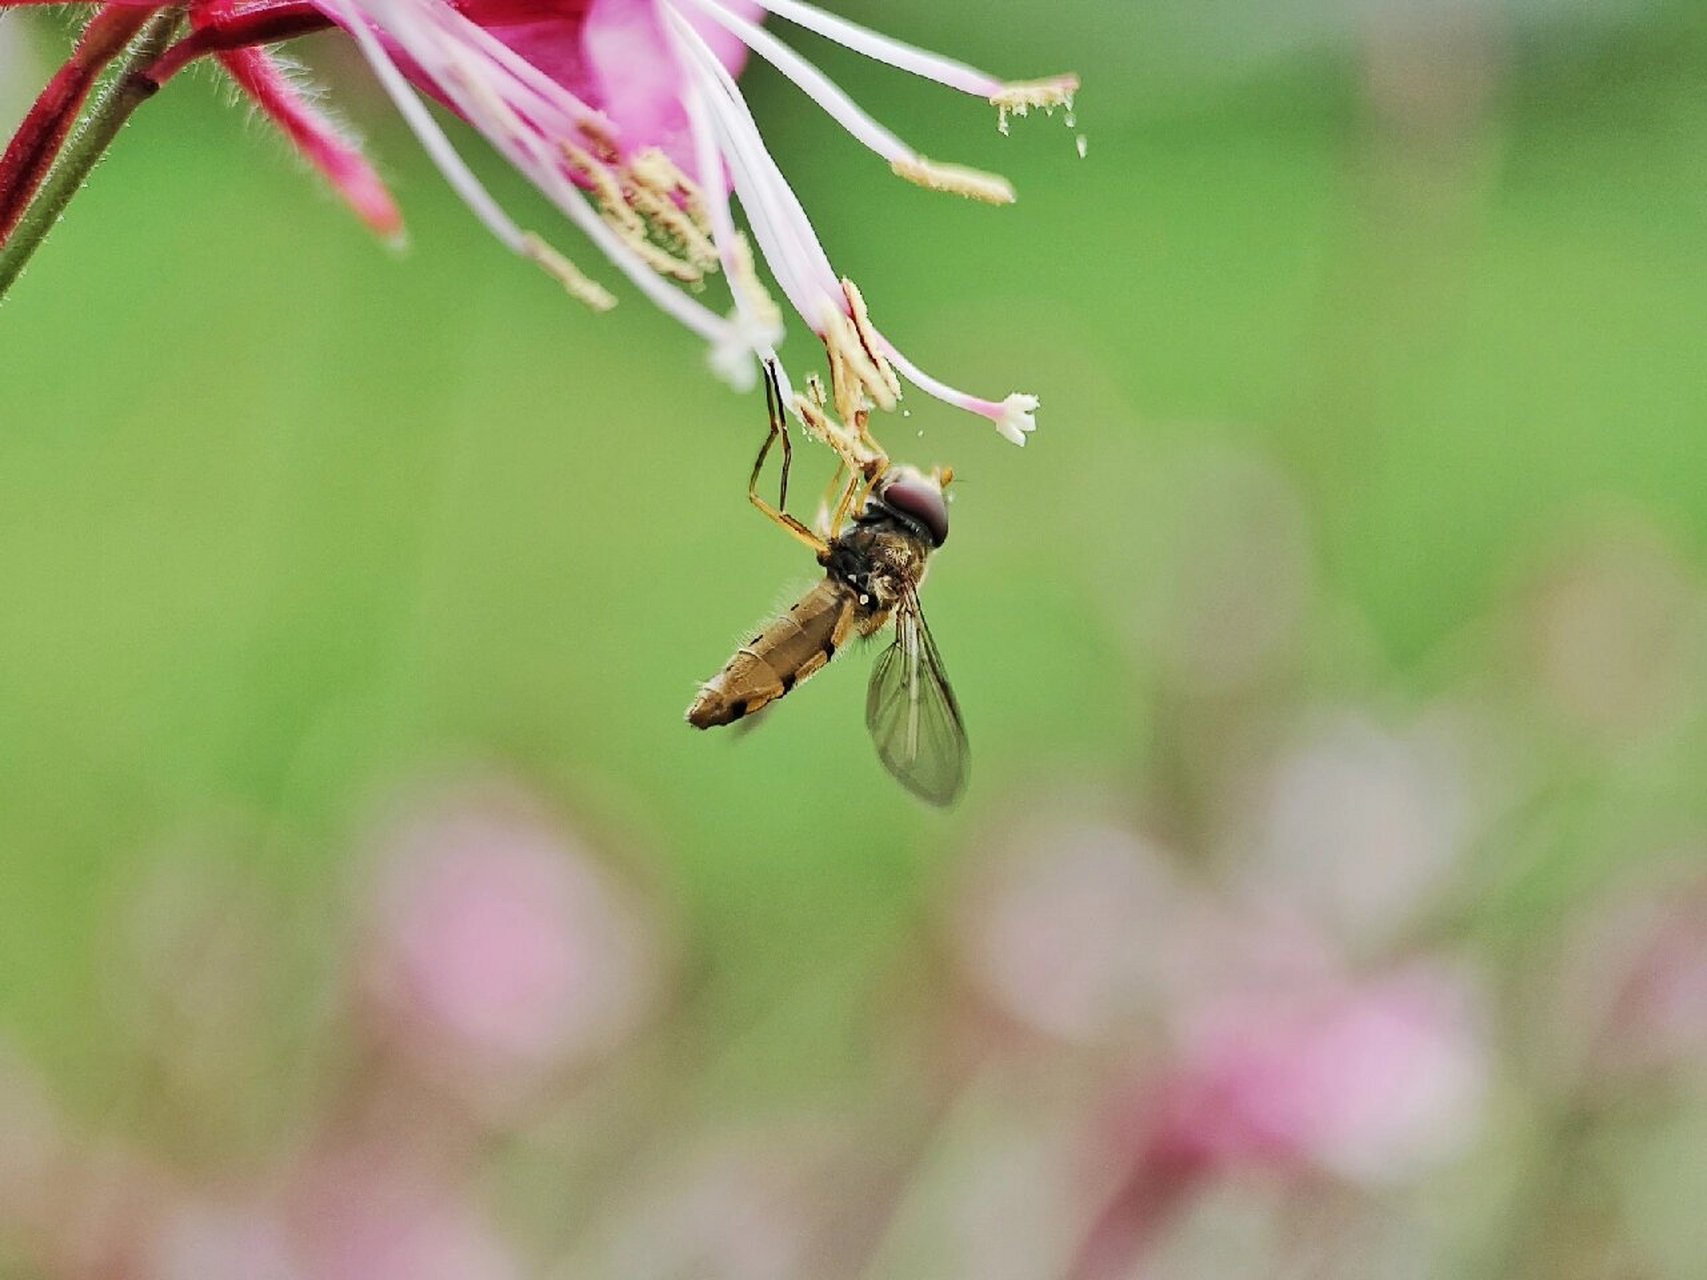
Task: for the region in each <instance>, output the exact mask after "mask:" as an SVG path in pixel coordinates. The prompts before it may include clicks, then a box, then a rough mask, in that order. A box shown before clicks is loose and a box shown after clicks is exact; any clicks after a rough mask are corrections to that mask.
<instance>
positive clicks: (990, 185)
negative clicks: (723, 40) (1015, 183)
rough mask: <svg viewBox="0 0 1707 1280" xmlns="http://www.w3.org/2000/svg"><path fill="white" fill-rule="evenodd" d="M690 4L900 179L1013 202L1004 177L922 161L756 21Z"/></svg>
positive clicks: (709, 1) (710, 1)
mask: <svg viewBox="0 0 1707 1280" xmlns="http://www.w3.org/2000/svg"><path fill="white" fill-rule="evenodd" d="M689 3H691V4H694V5H696V6H697V7H698V8H699V9H701V10H702V11H703V12H705V13H706V14H707V15H709V16H710V17H711V18H712V19H713V20H715V21H716V22H718V23H719V24H721V25H722V26H723V27H724V29H725V30H727V31H728V32H729V33H730V34H731V35H734V36H735V37H737V38H738V39H739V40H741V41H742V43H744V44H745V45H746V46H747V47H748V48H749V49H751V50H752V51H753V52H754V53H756V54H758V55H759V56H760V57H761V58H763V59H764V60H765V61H766V62H768V63H770V64H771V65H772V66H773V67H775V68H776V69H777V70H778V71H780V72H782V74H783V75H785V76H787V77H788V78H789V79H790V80H792V81H793V82H794V83H795V85H796V86H797V87H798V88H799V89H800V90H801V92H803V93H804V94H806V96H807V97H809V98H811V99H812V100H813V101H814V102H816V103H817V104H818V105H819V106H820V107H822V108H823V109H824V111H825V113H826V114H827V115H829V116H830V118H831V119H833V120H835V121H836V123H837V124H839V125H841V126H842V128H844V129H846V130H847V131H848V132H849V133H850V134H852V135H853V136H854V137H855V138H856V139H858V140H859V141H860V142H861V143H863V144H864V145H865V146H867V147H869V148H870V149H871V150H872V151H875V152H876V153H877V154H878V155H880V156H882V157H883V158H884V159H885V160H887V161H888V162H889V167H890V168H891V169H892V170H893V171H894V172H895V173H896V174H897V175H899V176H900V177H902V178H905V179H906V180H907V181H909V182H913V183H917V184H918V185H919V186H922V187H927V188H930V189H932V190H936V191H947V192H952V193H953V194H956V195H964V196H968V197H970V198H972V199H975V200H983V201H985V202H986V203H989V204H1012V203H1013V198H1014V193H1013V188H1012V187H1010V186H1009V185H1008V183H1007V181H1006V180H1005V179H1003V178H1001V177H998V176H997V175H995V174H989V173H982V172H980V171H978V170H976V169H968V168H964V167H962V166H959V165H940V164H935V163H933V162H932V161H930V160H927V159H925V157H924V156H922V155H920V154H919V153H918V152H917V151H914V150H913V149H912V148H911V147H909V146H908V145H907V144H906V143H904V142H902V141H901V139H900V138H898V137H896V136H895V135H894V134H893V133H891V132H890V131H889V130H888V129H886V128H885V127H884V126H883V125H882V124H880V123H878V121H876V120H875V119H873V118H872V117H871V116H870V115H869V114H867V113H866V112H865V110H864V109H862V108H861V107H860V105H859V104H858V103H857V102H855V101H854V100H853V99H852V98H850V97H848V95H847V94H846V93H845V92H844V91H843V90H842V88H841V86H840V85H838V84H836V82H835V81H833V80H831V79H830V78H829V77H828V76H827V75H825V74H824V73H823V72H822V71H820V70H818V68H817V67H815V66H813V65H812V64H811V63H810V62H808V61H807V60H806V59H805V58H803V57H801V56H800V55H799V54H798V53H796V52H795V51H794V50H793V49H790V48H789V47H788V46H787V45H785V44H784V43H783V42H782V41H780V40H778V39H777V38H776V37H775V36H773V35H772V34H771V33H770V32H768V31H766V30H765V29H764V28H763V27H761V26H759V25H758V24H757V23H753V22H749V21H747V19H745V18H743V17H741V16H740V15H739V14H736V13H732V12H730V11H729V10H728V9H726V8H724V7H723V5H721V4H719V3H718V2H717V0H689Z"/></svg>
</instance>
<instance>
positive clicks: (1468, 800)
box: [1237, 709, 1478, 949]
mask: <svg viewBox="0 0 1707 1280" xmlns="http://www.w3.org/2000/svg"><path fill="white" fill-rule="evenodd" d="M1473 734H1474V726H1472V725H1471V724H1469V723H1466V722H1463V721H1462V720H1461V718H1460V717H1455V716H1453V715H1451V714H1448V713H1442V712H1436V713H1431V714H1430V715H1427V716H1425V717H1423V718H1421V719H1419V720H1418V721H1416V722H1415V723H1413V724H1410V725H1406V726H1403V727H1399V728H1393V727H1389V726H1387V725H1383V724H1381V723H1379V722H1378V721H1376V720H1375V719H1374V718H1373V717H1371V716H1370V715H1368V714H1367V713H1364V712H1361V711H1357V710H1351V709H1348V710H1343V711H1335V712H1332V713H1328V714H1323V715H1318V716H1315V717H1312V718H1310V719H1308V720H1307V721H1306V722H1305V724H1304V725H1303V726H1302V727H1301V728H1300V729H1299V730H1298V731H1297V732H1296V733H1295V735H1294V736H1293V739H1292V741H1290V742H1288V743H1286V744H1285V746H1284V747H1283V749H1282V750H1281V751H1280V752H1279V753H1278V754H1277V756H1276V758H1275V759H1274V761H1273V763H1272V764H1271V765H1270V767H1269V768H1268V770H1267V771H1266V776H1264V777H1262V778H1261V780H1260V782H1259V783H1258V785H1257V787H1256V788H1255V789H1254V794H1253V796H1252V797H1251V800H1252V804H1251V810H1250V813H1249V814H1248V816H1247V818H1246V821H1245V825H1246V828H1247V830H1246V831H1245V832H1244V834H1243V837H1242V839H1240V841H1239V844H1240V845H1241V846H1243V851H1244V852H1245V855H1246V856H1245V861H1244V864H1243V865H1242V866H1241V867H1240V868H1239V878H1238V886H1237V891H1238V893H1239V895H1240V896H1241V897H1242V898H1243V899H1244V900H1245V901H1247V902H1248V903H1250V904H1251V906H1252V907H1253V908H1255V909H1258V910H1260V911H1262V912H1264V913H1267V914H1282V913H1285V914H1296V915H1297V916H1298V917H1300V918H1301V919H1302V920H1304V921H1307V922H1308V924H1309V925H1310V927H1312V928H1315V929H1317V930H1320V931H1322V932H1323V933H1324V934H1325V935H1327V936H1329V937H1332V938H1335V939H1338V940H1339V941H1340V942H1342V943H1344V944H1346V945H1348V946H1350V947H1352V948H1353V949H1358V948H1362V949H1369V948H1372V947H1375V948H1378V947H1379V946H1381V945H1382V944H1384V943H1386V942H1388V941H1390V940H1391V939H1392V938H1394V937H1395V936H1396V935H1397V934H1398V933H1399V932H1400V930H1401V929H1402V928H1403V927H1404V926H1405V925H1406V924H1407V923H1408V922H1410V921H1413V920H1415V919H1417V918H1418V917H1419V916H1421V915H1422V914H1424V913H1425V912H1426V911H1427V910H1428V909H1429V908H1430V907H1431V906H1432V905H1434V903H1435V902H1436V901H1437V900H1438V898H1439V896H1440V894H1441V892H1442V891H1443V889H1444V888H1445V887H1446V886H1447V884H1448V883H1449V881H1450V877H1451V875H1452V873H1453V872H1454V871H1455V870H1456V868H1457V863H1458V860H1459V857H1460V855H1461V854H1462V853H1463V852H1464V849H1465V847H1466V844H1467V842H1468V840H1469V838H1470V836H1471V835H1472V833H1473V830H1474V826H1473V820H1474V818H1475V817H1476V800H1477V799H1478V797H1477V796H1476V795H1474V794H1473V791H1472V787H1471V778H1472V773H1473V771H1474V770H1473V765H1474V762H1473V760H1472V757H1471V752H1470V750H1469V746H1470V743H1471V741H1472V739H1473Z"/></svg>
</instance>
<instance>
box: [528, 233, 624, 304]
mask: <svg viewBox="0 0 1707 1280" xmlns="http://www.w3.org/2000/svg"><path fill="white" fill-rule="evenodd" d="M519 248H520V253H521V255H522V256H523V257H524V258H527V259H529V260H530V261H532V262H537V263H538V264H539V265H540V266H541V267H543V268H544V269H545V271H546V274H548V275H550V276H551V277H552V278H553V279H555V280H556V281H557V282H558V283H559V284H561V285H562V286H563V287H564V288H565V289H567V290H568V291H569V295H570V296H571V297H573V298H577V299H579V300H580V301H581V302H584V303H586V304H587V306H589V307H591V308H592V309H593V310H594V311H609V310H610V309H611V308H612V307H614V306H616V298H615V297H614V296H613V295H612V294H611V292H610V290H608V289H606V288H605V287H604V286H603V285H601V284H600V283H598V281H596V280H593V279H591V278H589V277H588V276H587V275H586V274H585V273H584V272H583V271H582V270H581V269H580V268H579V267H577V266H576V265H575V264H574V263H573V262H571V261H569V259H568V258H565V257H564V256H563V255H562V254H561V253H559V252H558V251H557V250H556V249H553V248H552V247H551V246H550V245H549V244H547V243H546V242H545V241H544V240H542V239H540V238H539V236H538V235H536V234H534V233H533V232H532V231H524V232H523V233H522V238H521V244H520V247H519Z"/></svg>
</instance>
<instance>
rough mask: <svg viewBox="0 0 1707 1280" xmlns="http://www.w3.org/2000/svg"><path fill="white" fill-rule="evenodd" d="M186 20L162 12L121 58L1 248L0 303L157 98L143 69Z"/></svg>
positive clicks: (179, 14) (173, 11) (171, 11)
mask: <svg viewBox="0 0 1707 1280" xmlns="http://www.w3.org/2000/svg"><path fill="white" fill-rule="evenodd" d="M182 21H183V11H182V10H181V9H178V8H170V9H162V10H161V11H160V12H158V13H155V14H153V15H152V16H150V17H149V19H148V21H147V22H145V23H143V24H142V29H141V31H140V32H139V33H138V34H137V37H136V39H135V40H133V41H132V42H131V43H130V47H129V48H128V49H126V50H125V52H124V54H123V55H122V56H121V57H119V58H118V59H117V70H116V72H115V74H114V76H113V79H112V81H111V83H110V84H108V86H107V89H106V92H105V93H103V94H102V95H101V97H100V98H99V100H98V101H96V103H95V104H94V106H92V107H90V108H89V110H88V113H87V114H86V115H85V116H84V117H83V124H82V127H81V128H80V129H78V131H77V133H76V136H74V137H73V138H72V139H71V140H70V141H69V142H67V143H66V144H65V147H64V149H63V150H62V151H61V152H60V155H59V160H58V161H57V163H55V165H54V167H53V171H52V172H51V173H50V174H49V175H48V178H47V181H46V182H45V183H43V184H42V187H41V190H40V191H38V192H37V193H36V197H35V199H34V201H32V202H31V204H30V206H29V208H28V209H27V210H25V212H24V215H23V217H22V218H20V219H19V220H18V224H17V226H16V227H15V228H14V229H13V231H12V234H11V235H10V236H9V237H7V239H6V241H5V244H4V245H3V246H0V299H4V298H5V296H6V294H7V293H8V292H9V291H10V290H11V288H12V284H13V282H14V281H16V280H17V278H18V276H19V275H20V274H21V273H22V272H23V269H24V264H25V263H27V262H28V261H29V260H30V258H31V257H32V256H33V255H34V254H35V251H36V250H37V249H39V248H41V245H42V241H44V240H46V239H47V235H48V232H50V231H52V230H53V228H54V226H55V225H56V224H57V223H58V222H59V218H60V215H61V214H63V213H64V212H65V206H66V205H67V204H69V203H70V202H71V197H72V196H74V195H76V194H77V192H78V190H79V189H80V188H81V187H82V186H83V183H84V182H85V181H86V180H87V179H88V177H89V174H90V172H91V171H92V170H93V169H94V167H95V165H96V164H97V163H98V162H99V161H100V159H101V157H102V156H103V155H105V154H106V150H107V148H108V147H110V146H111V145H112V143H113V139H115V138H116V137H118V134H119V130H120V129H122V128H123V127H124V123H125V121H126V120H128V119H130V114H131V112H133V111H135V110H136V109H137V108H138V107H139V106H141V105H142V104H143V103H144V102H146V101H147V100H148V99H149V98H150V97H152V96H153V95H154V91H155V90H156V89H157V88H159V86H158V85H157V84H156V83H155V82H154V81H153V80H152V79H150V78H149V77H148V76H146V75H144V74H143V69H144V68H146V67H147V66H149V64H150V63H152V62H153V61H154V60H155V59H156V58H158V57H159V56H160V54H161V52H162V51H163V50H164V49H165V48H166V46H167V45H169V44H170V43H171V42H172V38H173V37H174V36H175V35H176V34H177V32H178V28H179V25H180V23H181V22H182Z"/></svg>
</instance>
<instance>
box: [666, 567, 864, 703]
mask: <svg viewBox="0 0 1707 1280" xmlns="http://www.w3.org/2000/svg"><path fill="white" fill-rule="evenodd" d="M858 616H859V602H858V597H857V596H856V595H855V594H854V592H853V590H852V588H850V587H848V586H847V585H846V584H845V583H842V582H838V581H837V580H835V579H834V578H825V579H824V580H823V581H822V582H820V583H818V585H817V586H815V587H813V588H812V590H810V591H808V592H807V593H806V594H805V595H804V596H802V597H801V598H800V600H799V602H798V603H797V604H796V605H795V606H794V607H793V608H792V609H790V610H789V611H788V612H787V613H785V614H783V616H782V617H780V618H778V619H777V620H776V621H775V622H773V623H771V624H770V625H769V626H768V627H766V628H765V629H764V630H763V631H761V632H759V634H758V635H756V636H754V637H753V638H752V639H751V640H749V641H748V642H747V643H746V644H744V645H742V646H741V648H739V649H737V650H736V651H735V656H734V657H733V658H731V659H729V661H728V663H726V664H725V665H724V668H723V670H721V671H719V672H718V673H717V674H716V675H715V676H713V677H712V678H711V679H710V680H708V681H707V682H706V683H705V685H704V686H702V687H701V689H700V691H699V696H698V697H697V698H695V699H694V700H693V705H692V706H691V707H689V708H688V723H689V724H691V725H693V726H694V727H695V728H696V729H709V728H711V727H712V726H713V725H718V724H730V723H733V722H734V721H736V720H739V719H740V718H741V717H742V716H744V715H747V714H749V713H751V712H754V711H757V710H758V709H759V708H760V707H762V706H764V705H765V704H766V703H768V702H774V701H775V700H776V699H778V698H780V697H782V695H783V694H785V693H787V692H788V691H789V690H790V689H792V688H794V686H795V685H797V684H799V683H800V682H801V681H802V680H804V679H806V677H807V676H809V675H811V674H812V673H813V672H814V671H816V670H818V669H819V668H820V667H822V666H823V665H824V664H825V663H827V662H829V660H830V659H831V658H833V657H835V656H836V650H837V649H839V648H841V646H842V643H843V642H844V641H845V640H847V638H848V636H849V635H850V634H852V632H853V631H854V629H855V624H856V620H857V619H858Z"/></svg>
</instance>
